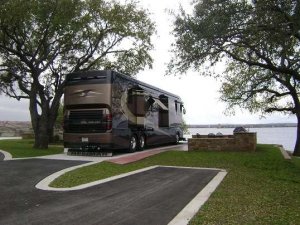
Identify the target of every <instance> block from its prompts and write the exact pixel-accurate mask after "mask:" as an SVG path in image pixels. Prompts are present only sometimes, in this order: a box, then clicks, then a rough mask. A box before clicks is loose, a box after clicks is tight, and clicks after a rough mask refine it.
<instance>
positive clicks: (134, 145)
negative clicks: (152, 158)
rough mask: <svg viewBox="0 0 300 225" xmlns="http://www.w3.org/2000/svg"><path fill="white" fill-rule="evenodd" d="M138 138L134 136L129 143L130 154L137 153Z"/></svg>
mask: <svg viewBox="0 0 300 225" xmlns="http://www.w3.org/2000/svg"><path fill="white" fill-rule="evenodd" d="M137 144H138V142H137V137H136V135H132V136H131V138H130V142H129V152H135V151H136V149H137Z"/></svg>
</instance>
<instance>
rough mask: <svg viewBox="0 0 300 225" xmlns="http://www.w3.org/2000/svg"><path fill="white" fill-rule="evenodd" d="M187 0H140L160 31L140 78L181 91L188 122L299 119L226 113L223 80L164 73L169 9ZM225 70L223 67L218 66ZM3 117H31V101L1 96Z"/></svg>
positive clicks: (262, 121) (178, 92)
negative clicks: (221, 98)
mask: <svg viewBox="0 0 300 225" xmlns="http://www.w3.org/2000/svg"><path fill="white" fill-rule="evenodd" d="M188 2H189V1H187V0H161V1H159V4H158V2H157V1H153V0H140V4H141V5H142V6H143V7H145V8H147V9H148V10H149V11H150V12H151V14H152V15H151V18H152V20H153V21H154V22H155V23H156V25H157V35H156V37H154V38H153V41H154V47H155V50H154V51H153V52H152V56H153V59H154V64H153V68H152V69H151V70H149V69H146V70H145V71H143V72H141V73H140V74H139V75H138V76H137V79H139V80H141V81H144V82H146V83H149V84H151V85H154V86H157V87H159V88H162V89H164V90H167V91H169V92H172V93H174V94H177V95H179V96H180V97H181V98H182V100H183V102H184V103H185V108H186V111H187V113H186V115H185V116H184V118H185V120H186V122H187V123H188V124H219V123H222V124H224V123H277V122H296V118H295V117H294V116H286V115H282V114H276V115H272V116H268V117H267V118H265V119H260V117H259V115H251V114H249V113H248V112H247V111H245V110H244V111H241V110H238V111H237V113H236V115H235V116H225V115H224V110H225V104H224V103H222V102H220V101H219V93H218V90H219V87H220V83H219V82H218V81H216V80H215V79H214V78H209V77H201V76H199V75H198V74H197V73H196V72H192V71H188V72H187V73H186V74H184V75H182V76H180V77H174V76H165V71H166V64H167V63H168V61H169V59H170V53H169V50H170V45H171V43H172V40H173V38H172V35H171V34H170V33H171V31H172V27H171V26H172V17H171V16H170V15H169V14H168V13H167V12H166V10H167V9H173V10H177V9H178V8H179V4H181V5H182V6H183V7H184V8H185V9H187V10H190V9H191V7H190V4H189V3H188ZM216 70H217V71H222V68H216ZM0 120H2V121H3V120H11V121H28V120H30V116H29V111H28V102H27V101H21V102H18V101H17V100H15V99H10V98H7V97H4V96H0Z"/></svg>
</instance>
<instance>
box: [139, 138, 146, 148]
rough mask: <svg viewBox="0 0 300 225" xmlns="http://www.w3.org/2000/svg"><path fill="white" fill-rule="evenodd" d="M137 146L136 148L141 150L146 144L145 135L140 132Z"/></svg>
mask: <svg viewBox="0 0 300 225" xmlns="http://www.w3.org/2000/svg"><path fill="white" fill-rule="evenodd" d="M138 144H139V146H138V149H139V150H140V151H143V150H144V148H145V145H146V139H145V136H144V135H143V134H142V135H141V136H140V138H139V143H138Z"/></svg>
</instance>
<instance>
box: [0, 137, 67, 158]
mask: <svg viewBox="0 0 300 225" xmlns="http://www.w3.org/2000/svg"><path fill="white" fill-rule="evenodd" d="M33 143H34V141H33V140H27V139H26V140H22V139H9V140H0V149H1V150H3V151H6V152H9V153H10V154H11V155H12V157H13V158H26V157H35V156H44V155H53V154H59V153H62V152H63V147H62V146H51V145H49V148H48V149H33V148H32V146H33Z"/></svg>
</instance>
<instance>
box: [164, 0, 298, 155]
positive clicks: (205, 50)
mask: <svg viewBox="0 0 300 225" xmlns="http://www.w3.org/2000/svg"><path fill="white" fill-rule="evenodd" d="M174 27H175V28H174V34H175V38H176V43H175V44H174V46H173V55H174V57H173V59H172V60H171V62H170V63H169V73H174V72H175V73H184V72H186V71H187V70H188V69H189V68H194V69H195V70H198V71H200V72H201V73H203V74H205V75H210V71H209V70H207V69H209V68H207V65H208V64H207V62H209V63H210V64H209V66H211V65H215V64H217V63H218V62H221V61H222V62H223V63H224V62H225V63H226V66H227V70H226V72H225V73H224V74H223V76H222V79H223V86H222V87H221V94H222V96H221V99H222V100H223V101H225V102H227V103H228V109H230V110H232V111H233V112H234V106H238V107H242V108H246V109H248V110H249V111H250V112H261V113H272V112H274V111H277V112H284V113H292V114H296V116H297V118H298V121H300V101H299V97H298V96H299V91H300V88H299V81H300V1H299V0H290V1H285V0H256V1H249V0H233V1H223V0H201V1H200V0H199V1H195V4H194V12H193V14H192V15H189V14H187V13H185V12H184V11H183V10H181V13H180V14H179V15H176V20H175V23H174ZM203 66H206V67H203ZM298 139H299V138H298ZM296 145H297V147H295V149H298V150H297V151H298V154H299V155H300V141H299V143H298V144H296Z"/></svg>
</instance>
